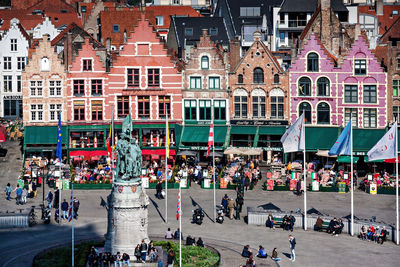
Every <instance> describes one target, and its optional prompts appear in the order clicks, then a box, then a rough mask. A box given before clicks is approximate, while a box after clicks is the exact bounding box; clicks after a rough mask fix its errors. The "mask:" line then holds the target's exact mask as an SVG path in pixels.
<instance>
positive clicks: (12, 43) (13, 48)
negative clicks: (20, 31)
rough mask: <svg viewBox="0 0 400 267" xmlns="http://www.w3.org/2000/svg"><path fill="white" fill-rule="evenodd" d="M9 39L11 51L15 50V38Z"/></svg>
mask: <svg viewBox="0 0 400 267" xmlns="http://www.w3.org/2000/svg"><path fill="white" fill-rule="evenodd" d="M10 41H11V51H17V39H10Z"/></svg>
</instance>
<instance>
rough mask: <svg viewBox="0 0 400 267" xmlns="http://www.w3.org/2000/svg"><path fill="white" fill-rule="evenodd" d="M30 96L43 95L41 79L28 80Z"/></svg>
mask: <svg viewBox="0 0 400 267" xmlns="http://www.w3.org/2000/svg"><path fill="white" fill-rule="evenodd" d="M30 91H31V96H42V95H43V82H42V81H31V82H30Z"/></svg>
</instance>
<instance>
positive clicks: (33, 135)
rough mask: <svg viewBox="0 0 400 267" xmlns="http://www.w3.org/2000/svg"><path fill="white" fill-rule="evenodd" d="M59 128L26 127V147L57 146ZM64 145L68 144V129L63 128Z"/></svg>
mask: <svg viewBox="0 0 400 267" xmlns="http://www.w3.org/2000/svg"><path fill="white" fill-rule="evenodd" d="M57 128H58V127H57V126H26V127H25V128H24V143H25V145H45V144H46V145H49V144H53V145H57V132H58V131H57ZM61 137H62V143H63V144H64V145H66V144H67V142H68V140H69V137H68V131H67V127H64V126H62V127H61Z"/></svg>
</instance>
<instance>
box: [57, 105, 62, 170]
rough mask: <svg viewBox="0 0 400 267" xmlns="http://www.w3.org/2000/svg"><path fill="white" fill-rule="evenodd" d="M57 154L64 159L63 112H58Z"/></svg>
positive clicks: (59, 158)
mask: <svg viewBox="0 0 400 267" xmlns="http://www.w3.org/2000/svg"><path fill="white" fill-rule="evenodd" d="M56 156H57V158H58V160H59V161H60V162H61V159H62V141H61V112H58V133H57V151H56Z"/></svg>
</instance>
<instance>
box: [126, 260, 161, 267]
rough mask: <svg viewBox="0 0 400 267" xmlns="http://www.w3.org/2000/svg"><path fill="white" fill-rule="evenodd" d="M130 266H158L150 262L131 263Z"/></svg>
mask: <svg viewBox="0 0 400 267" xmlns="http://www.w3.org/2000/svg"><path fill="white" fill-rule="evenodd" d="M131 266H137V267H157V266H158V263H150V262H146V263H139V262H135V261H131Z"/></svg>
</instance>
